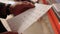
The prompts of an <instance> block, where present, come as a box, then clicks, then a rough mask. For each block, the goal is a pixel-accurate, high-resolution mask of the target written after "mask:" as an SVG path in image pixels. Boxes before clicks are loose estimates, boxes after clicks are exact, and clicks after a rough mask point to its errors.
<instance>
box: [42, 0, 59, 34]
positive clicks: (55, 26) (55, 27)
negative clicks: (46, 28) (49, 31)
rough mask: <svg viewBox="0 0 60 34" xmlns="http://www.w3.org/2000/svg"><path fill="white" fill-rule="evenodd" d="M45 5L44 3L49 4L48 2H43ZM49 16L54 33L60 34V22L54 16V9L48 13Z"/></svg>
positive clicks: (44, 0)
mask: <svg viewBox="0 0 60 34" xmlns="http://www.w3.org/2000/svg"><path fill="white" fill-rule="evenodd" d="M43 3H44V4H48V3H47V2H46V0H43ZM47 14H48V17H49V20H50V23H51V25H52V28H53V30H54V33H55V34H60V33H59V32H60V25H59V21H58V19H57V17H56V15H55V14H54V11H53V10H52V8H51V9H50V10H49V11H48V13H47Z"/></svg>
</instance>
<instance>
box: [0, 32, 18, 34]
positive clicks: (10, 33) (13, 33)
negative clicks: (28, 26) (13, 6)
mask: <svg viewBox="0 0 60 34" xmlns="http://www.w3.org/2000/svg"><path fill="white" fill-rule="evenodd" d="M1 34H18V33H17V32H4V33H1Z"/></svg>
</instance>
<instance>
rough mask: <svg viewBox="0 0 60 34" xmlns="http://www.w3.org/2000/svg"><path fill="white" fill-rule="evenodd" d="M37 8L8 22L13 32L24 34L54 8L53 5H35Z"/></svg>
mask: <svg viewBox="0 0 60 34" xmlns="http://www.w3.org/2000/svg"><path fill="white" fill-rule="evenodd" d="M35 6H36V7H35V8H32V9H29V10H27V11H25V12H24V13H22V14H19V15H18V16H16V17H14V18H12V19H9V20H7V21H8V24H9V25H10V27H11V29H12V30H13V31H17V32H18V33H19V34H21V33H23V32H24V31H25V30H26V29H27V28H28V27H30V26H31V25H32V24H33V23H35V21H37V20H38V19H39V18H41V17H42V16H43V15H44V14H45V13H46V12H47V11H48V10H49V9H50V8H51V7H52V6H51V5H43V4H35Z"/></svg>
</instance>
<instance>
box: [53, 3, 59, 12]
mask: <svg viewBox="0 0 60 34" xmlns="http://www.w3.org/2000/svg"><path fill="white" fill-rule="evenodd" d="M53 7H54V8H55V9H56V11H57V12H60V3H56V4H53Z"/></svg>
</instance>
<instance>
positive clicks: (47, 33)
mask: <svg viewBox="0 0 60 34" xmlns="http://www.w3.org/2000/svg"><path fill="white" fill-rule="evenodd" d="M23 34H54V31H53V29H52V27H51V24H50V22H49V19H48V16H47V14H45V15H44V16H43V17H42V18H41V19H39V20H38V21H36V22H35V23H34V24H33V25H31V26H30V27H29V28H28V29H27V30H25V31H24V32H23Z"/></svg>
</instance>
